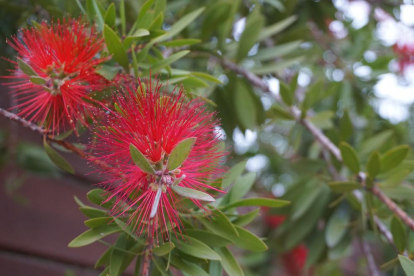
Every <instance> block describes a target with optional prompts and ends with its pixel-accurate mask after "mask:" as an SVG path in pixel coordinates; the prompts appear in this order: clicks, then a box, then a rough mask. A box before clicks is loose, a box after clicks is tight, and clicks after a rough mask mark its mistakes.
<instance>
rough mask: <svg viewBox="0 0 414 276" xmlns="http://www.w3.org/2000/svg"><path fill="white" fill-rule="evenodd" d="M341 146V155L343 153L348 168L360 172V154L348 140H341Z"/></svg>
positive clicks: (356, 172) (355, 172) (353, 171)
mask: <svg viewBox="0 0 414 276" xmlns="http://www.w3.org/2000/svg"><path fill="white" fill-rule="evenodd" d="M339 148H340V150H341V155H342V159H343V162H344V164H345V165H346V166H347V167H348V169H349V170H350V171H351V172H352V173H354V174H358V173H359V172H360V170H361V169H360V165H359V164H360V162H359V158H358V155H357V153H356V151H355V150H354V148H353V147H352V146H351V145H350V144H348V143H346V142H341V143H340V144H339Z"/></svg>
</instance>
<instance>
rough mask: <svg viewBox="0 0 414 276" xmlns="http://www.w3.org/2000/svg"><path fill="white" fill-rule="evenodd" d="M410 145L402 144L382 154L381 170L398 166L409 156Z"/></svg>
mask: <svg viewBox="0 0 414 276" xmlns="http://www.w3.org/2000/svg"><path fill="white" fill-rule="evenodd" d="M409 151H410V146H408V145H401V146H397V147H395V148H392V149H390V150H389V151H387V152H386V153H384V154H383V155H382V156H381V172H382V173H383V172H386V171H389V170H391V169H393V168H395V167H397V166H398V165H399V164H401V162H402V161H403V160H404V159H405V158H406V157H407V154H408V152H409Z"/></svg>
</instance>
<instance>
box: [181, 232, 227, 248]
mask: <svg viewBox="0 0 414 276" xmlns="http://www.w3.org/2000/svg"><path fill="white" fill-rule="evenodd" d="M186 234H187V235H188V236H190V237H193V238H195V239H197V240H199V241H201V242H203V243H205V244H207V245H208V246H210V247H222V246H226V245H229V244H231V241H230V240H229V239H226V238H225V237H223V236H220V235H218V234H214V233H212V232H208V231H204V230H198V229H188V230H186Z"/></svg>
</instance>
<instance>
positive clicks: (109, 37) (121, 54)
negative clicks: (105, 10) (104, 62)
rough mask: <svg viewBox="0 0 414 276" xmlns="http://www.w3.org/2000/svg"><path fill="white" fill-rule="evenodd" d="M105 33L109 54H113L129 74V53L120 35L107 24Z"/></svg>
mask: <svg viewBox="0 0 414 276" xmlns="http://www.w3.org/2000/svg"><path fill="white" fill-rule="evenodd" d="M103 33H104V37H105V42H106V46H107V47H108V51H109V53H110V54H112V55H113V58H114V59H115V60H116V61H117V62H118V63H119V64H120V65H121V66H122V67H124V69H125V70H126V71H127V72H128V71H129V61H128V56H127V52H126V50H125V48H124V45H123V44H122V42H121V40H120V39H119V37H118V35H117V34H116V33H115V32H114V31H113V30H112V29H111V28H110V27H109V26H108V25H106V24H105V26H104V32H103Z"/></svg>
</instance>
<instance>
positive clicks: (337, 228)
mask: <svg viewBox="0 0 414 276" xmlns="http://www.w3.org/2000/svg"><path fill="white" fill-rule="evenodd" d="M349 219H350V217H349V213H348V212H347V210H346V209H344V208H337V209H336V210H335V212H334V213H333V214H332V215H331V217H330V218H329V220H328V223H327V225H326V232H325V240H326V244H327V245H328V246H329V247H331V248H332V247H334V246H335V245H337V244H338V243H339V242H340V241H341V239H342V238H343V237H344V236H345V234H346V232H347V230H348V224H349Z"/></svg>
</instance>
